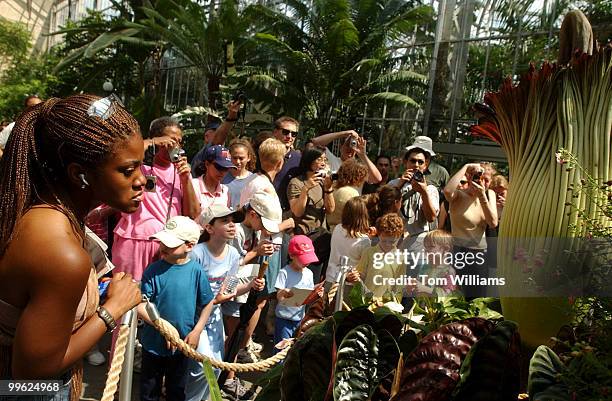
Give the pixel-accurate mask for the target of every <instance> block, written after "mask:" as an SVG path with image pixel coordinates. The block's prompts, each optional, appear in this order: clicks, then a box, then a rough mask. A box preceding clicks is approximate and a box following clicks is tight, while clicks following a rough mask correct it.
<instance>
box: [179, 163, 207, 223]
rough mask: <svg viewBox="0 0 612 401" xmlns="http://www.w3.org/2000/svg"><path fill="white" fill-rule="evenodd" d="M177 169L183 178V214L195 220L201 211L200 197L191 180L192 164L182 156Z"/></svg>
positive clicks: (181, 178)
mask: <svg viewBox="0 0 612 401" xmlns="http://www.w3.org/2000/svg"><path fill="white" fill-rule="evenodd" d="M176 170H177V173H178V175H179V179H180V180H181V190H182V195H183V197H182V204H181V206H182V208H183V216H188V217H191V218H192V219H194V220H195V219H197V218H198V216H199V215H200V212H201V208H200V199H199V197H198V194H197V193H196V191H195V188H194V187H193V183H192V182H191V166H190V165H189V163H187V158H186V157H182V158H181V160H180V161H179V162H178V163H177V165H176Z"/></svg>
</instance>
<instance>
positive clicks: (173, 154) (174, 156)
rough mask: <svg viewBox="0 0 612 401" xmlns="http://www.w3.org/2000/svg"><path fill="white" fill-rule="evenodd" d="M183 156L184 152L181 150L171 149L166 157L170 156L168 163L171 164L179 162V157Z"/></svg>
mask: <svg viewBox="0 0 612 401" xmlns="http://www.w3.org/2000/svg"><path fill="white" fill-rule="evenodd" d="M184 155H185V151H184V150H183V149H181V148H178V147H176V148H171V149H169V150H168V156H170V161H171V162H172V163H177V162H178V161H179V160H181V157H183V156H184Z"/></svg>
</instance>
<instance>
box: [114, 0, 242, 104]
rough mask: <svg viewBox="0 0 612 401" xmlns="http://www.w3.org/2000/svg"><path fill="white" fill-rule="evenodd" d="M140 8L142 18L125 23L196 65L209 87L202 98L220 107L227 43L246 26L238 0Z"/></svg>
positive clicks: (186, 0)
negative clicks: (206, 4) (215, 5)
mask: <svg viewBox="0 0 612 401" xmlns="http://www.w3.org/2000/svg"><path fill="white" fill-rule="evenodd" d="M160 3H163V4H160ZM141 11H142V12H143V13H144V15H145V16H146V17H145V18H142V19H140V20H138V21H135V22H127V23H126V24H125V26H126V27H127V28H131V29H136V30H138V31H139V32H143V33H145V32H146V33H147V34H148V35H152V36H153V37H155V38H156V39H157V40H160V41H161V42H162V43H163V44H164V48H166V49H172V50H173V51H174V52H176V53H178V54H179V56H180V57H181V58H182V59H183V60H185V61H186V62H187V63H189V64H192V65H193V66H194V67H195V68H197V69H198V70H199V72H200V73H201V75H202V76H203V77H205V79H206V81H207V87H208V99H201V100H202V101H203V102H204V101H206V100H207V103H208V105H209V107H210V108H212V109H217V108H219V107H220V106H221V104H220V102H219V101H220V86H221V81H222V78H223V76H224V74H225V68H226V61H225V60H226V44H228V43H233V42H234V41H237V40H239V39H240V37H241V36H242V35H244V33H245V32H246V30H247V28H248V23H247V22H246V20H244V19H243V18H241V16H240V15H239V13H238V2H237V0H222V1H221V2H220V4H219V6H218V8H214V7H212V6H211V7H209V8H204V7H202V6H201V5H199V4H197V3H196V2H194V1H191V0H177V1H174V0H161V1H160V2H158V3H157V4H156V6H155V7H153V6H143V7H142V8H141Z"/></svg>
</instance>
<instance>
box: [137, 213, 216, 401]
mask: <svg viewBox="0 0 612 401" xmlns="http://www.w3.org/2000/svg"><path fill="white" fill-rule="evenodd" d="M199 237H200V226H198V224H197V223H196V222H195V221H193V220H191V219H190V218H189V217H185V216H175V217H173V218H171V219H170V220H168V222H167V223H166V225H165V227H164V229H163V230H162V231H160V232H158V233H157V234H155V235H153V236H152V237H151V239H157V240H159V242H160V254H161V260H158V261H157V262H153V263H151V264H150V265H149V266H148V267H147V269H146V270H145V271H144V274H143V276H142V283H141V291H142V294H143V295H146V296H147V297H148V298H149V299H150V300H151V302H152V303H154V304H155V306H157V309H158V310H159V314H160V315H161V317H163V318H164V319H166V320H167V321H168V322H170V324H171V325H172V326H174V327H176V329H177V330H178V332H179V334H180V336H181V338H183V339H184V340H185V342H187V343H188V344H189V345H191V346H192V347H193V348H196V347H197V346H198V342H199V340H200V334H201V333H202V330H203V329H204V325H205V324H206V321H207V320H208V317H209V315H210V312H211V310H212V308H213V303H212V302H211V301H212V299H213V293H212V291H211V289H210V284H209V282H208V278H207V277H206V272H205V271H204V270H203V269H202V266H200V264H199V263H197V262H196V261H194V260H191V259H190V258H189V252H191V250H192V249H193V247H194V245H195V244H196V243H197V241H198V238H199ZM138 316H139V317H141V318H142V319H144V320H145V321H146V322H147V323H148V325H145V326H144V328H143V330H142V340H141V343H142V348H143V352H142V371H141V373H140V397H141V400H143V401H158V400H159V397H160V395H161V386H162V383H163V382H164V377H165V385H166V400H168V401H183V400H184V399H185V383H186V379H187V362H188V361H187V358H186V357H185V356H184V355H183V354H182V353H180V352H178V351H176V350H175V349H171V347H170V343H168V342H167V341H166V340H165V339H164V338H163V337H162V336H161V334H159V332H158V331H157V330H156V329H155V328H154V327H152V322H151V320H150V319H149V316H148V314H147V312H146V311H145V304H142V303H141V304H140V305H139V306H138Z"/></svg>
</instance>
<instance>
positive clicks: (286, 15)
mask: <svg viewBox="0 0 612 401" xmlns="http://www.w3.org/2000/svg"><path fill="white" fill-rule="evenodd" d="M285 4H286V6H287V11H286V12H280V11H275V10H271V9H269V8H266V7H264V6H262V5H253V6H250V7H247V8H246V10H245V12H244V13H245V16H246V17H247V18H248V19H250V20H251V21H253V22H254V24H255V26H256V30H257V32H256V33H255V35H253V36H252V37H250V38H249V40H247V41H246V42H245V43H244V44H243V45H242V46H240V47H239V48H238V49H237V60H238V62H239V63H240V61H243V62H244V64H245V65H244V66H243V68H241V69H239V71H238V72H237V73H236V75H235V76H234V78H235V79H236V81H237V82H238V83H240V85H242V86H244V87H245V88H246V90H247V93H248V94H249V96H250V97H251V98H252V99H254V100H255V102H262V103H265V104H266V105H268V107H269V110H270V112H272V114H275V115H278V114H289V115H293V116H296V117H300V118H301V120H302V121H305V122H306V123H307V125H308V126H309V127H311V128H312V129H313V130H315V131H323V130H328V129H329V128H330V127H334V128H336V129H339V128H343V127H345V126H347V125H348V124H350V125H351V126H354V125H355V120H356V117H357V116H358V115H360V114H362V113H363V107H364V105H365V104H366V103H368V102H369V103H371V104H374V105H382V104H383V103H384V102H385V101H387V102H390V103H393V104H400V105H402V106H406V107H408V106H416V105H417V102H416V101H415V100H414V99H412V98H411V97H409V96H407V95H405V94H404V91H405V85H406V84H419V83H422V82H423V81H424V79H425V78H424V77H423V76H422V75H420V74H417V73H415V72H413V71H410V70H407V69H399V68H397V66H398V65H399V64H400V62H401V57H399V56H397V55H395V54H394V53H393V52H391V51H389V50H388V46H389V45H390V44H391V43H392V41H393V40H394V39H396V38H398V37H400V36H402V35H405V34H408V33H412V32H413V31H414V30H415V28H416V27H417V26H418V25H420V24H423V23H425V22H427V21H430V19H431V17H432V14H433V12H432V9H431V8H430V7H428V6H419V5H415V3H413V2H408V1H404V0H370V1H356V0H355V1H353V0H332V1H324V0H316V1H313V2H309V1H303V0H295V1H290V2H286V3H285ZM400 88H401V89H400Z"/></svg>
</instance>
